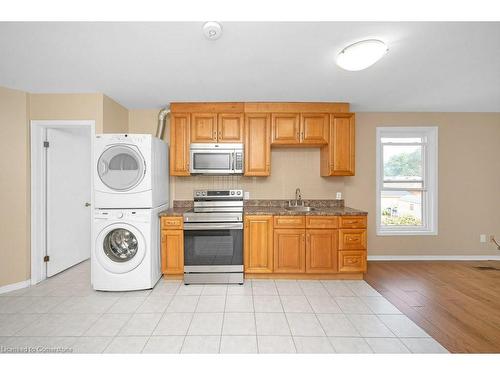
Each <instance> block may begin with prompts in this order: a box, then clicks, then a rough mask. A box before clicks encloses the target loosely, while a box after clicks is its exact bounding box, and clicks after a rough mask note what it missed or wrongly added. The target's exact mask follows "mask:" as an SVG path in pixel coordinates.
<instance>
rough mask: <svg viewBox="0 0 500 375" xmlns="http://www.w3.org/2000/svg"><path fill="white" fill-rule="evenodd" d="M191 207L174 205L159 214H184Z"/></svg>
mask: <svg viewBox="0 0 500 375" xmlns="http://www.w3.org/2000/svg"><path fill="white" fill-rule="evenodd" d="M190 209H191V207H173V208H168V209H166V210H164V211H161V212H160V213H159V214H158V215H160V216H182V215H184V213H185V212H186V211H189V210H190Z"/></svg>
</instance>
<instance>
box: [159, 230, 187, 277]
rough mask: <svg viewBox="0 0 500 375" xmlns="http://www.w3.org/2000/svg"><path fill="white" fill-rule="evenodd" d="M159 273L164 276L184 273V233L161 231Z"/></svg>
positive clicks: (180, 231)
mask: <svg viewBox="0 0 500 375" xmlns="http://www.w3.org/2000/svg"><path fill="white" fill-rule="evenodd" d="M161 272H162V273H163V274H164V275H182V274H183V273H184V231H183V230H179V229H175V230H170V229H167V230H162V231H161Z"/></svg>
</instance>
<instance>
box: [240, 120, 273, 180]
mask: <svg viewBox="0 0 500 375" xmlns="http://www.w3.org/2000/svg"><path fill="white" fill-rule="evenodd" d="M244 164H245V176H269V174H270V172H271V166H270V164H271V117H270V115H268V114H265V113H249V114H246V115H245V160H244Z"/></svg>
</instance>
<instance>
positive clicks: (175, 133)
mask: <svg viewBox="0 0 500 375" xmlns="http://www.w3.org/2000/svg"><path fill="white" fill-rule="evenodd" d="M189 132H190V115H189V113H172V115H171V118H170V175H172V176H189Z"/></svg>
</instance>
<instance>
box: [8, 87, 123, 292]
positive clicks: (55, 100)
mask: <svg viewBox="0 0 500 375" xmlns="http://www.w3.org/2000/svg"><path fill="white" fill-rule="evenodd" d="M30 120H94V121H95V124H96V133H103V132H104V133H115V132H120V133H122V132H128V110H127V109H126V108H124V107H123V106H121V105H120V104H118V103H116V102H115V101H113V100H112V99H111V98H109V97H107V96H105V95H103V94H100V93H94V94H28V93H25V92H22V91H16V90H10V89H7V88H2V87H0V139H3V140H8V141H5V142H4V144H3V145H2V149H1V152H2V156H3V157H2V158H1V160H2V161H1V171H2V178H1V179H0V194H1V196H2V204H3V205H2V209H3V212H4V214H3V215H2V218H1V219H0V231H1V232H0V236H1V237H0V238H2V241H3V243H2V246H1V247H0V256H1V259H3V261H2V262H0V286H2V285H8V284H13V283H16V282H19V281H24V280H27V279H29V278H30V245H29V243H30V242H29V241H30V228H29V225H30V212H29V210H30V159H29V158H30V156H29V144H30V142H29V121H30ZM13 160H15V161H16V162H15V163H12V161H13ZM7 213H8V214H7Z"/></svg>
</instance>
